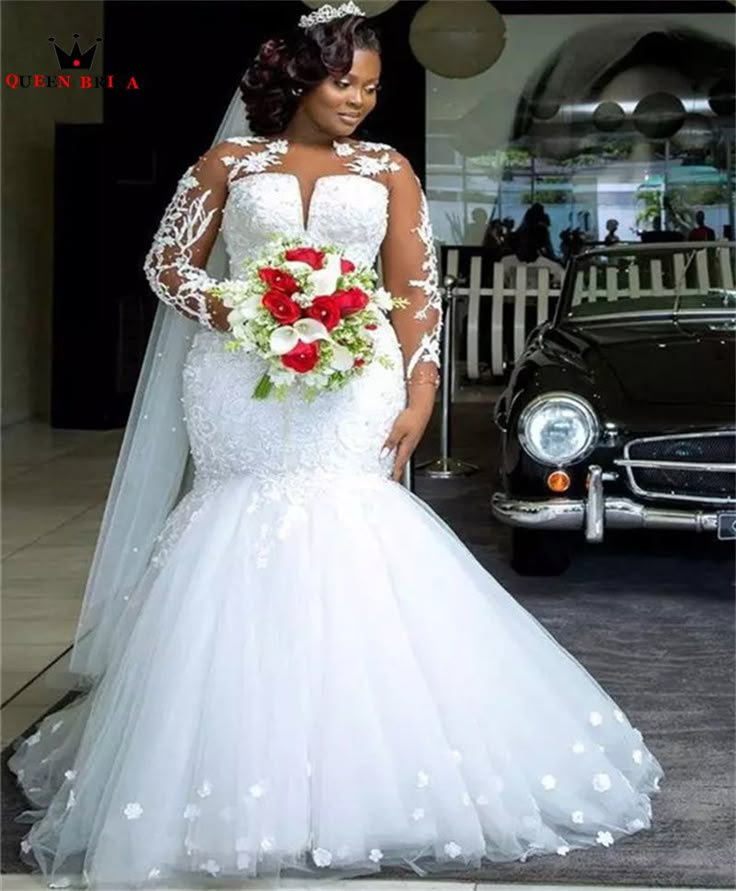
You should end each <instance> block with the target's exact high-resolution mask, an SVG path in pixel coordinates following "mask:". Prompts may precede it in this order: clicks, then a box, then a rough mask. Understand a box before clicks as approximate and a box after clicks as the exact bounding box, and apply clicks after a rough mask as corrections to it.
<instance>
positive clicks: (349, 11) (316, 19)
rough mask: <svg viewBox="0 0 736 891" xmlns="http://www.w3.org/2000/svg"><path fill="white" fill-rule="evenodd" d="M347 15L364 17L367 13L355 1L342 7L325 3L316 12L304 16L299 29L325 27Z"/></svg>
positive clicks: (300, 20) (351, 0)
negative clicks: (327, 23) (326, 24)
mask: <svg viewBox="0 0 736 891" xmlns="http://www.w3.org/2000/svg"><path fill="white" fill-rule="evenodd" d="M346 15H362V16H364V15H365V13H364V12H363V10H362V9H361V8H360V7H359V6H356V5H355V3H353V0H348V2H347V3H343V4H342V5H341V6H332V5H331V4H330V3H325V4H324V6H320V8H319V9H318V10H316V11H315V12H310V13H309V15H303V16H302V17H301V18H300V19H299V27H300V28H311V27H313V26H314V25H324V24H325V23H326V22H331V21H333V20H334V19H341V18H343V17H344V16H346Z"/></svg>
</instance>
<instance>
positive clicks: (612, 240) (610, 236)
mask: <svg viewBox="0 0 736 891" xmlns="http://www.w3.org/2000/svg"><path fill="white" fill-rule="evenodd" d="M617 230H618V220H606V237H605V238H604V239H603V244H605V245H606V247H611V245H614V244H618V243H619V242H620V241H621V239H620V238H619V237H618V235H617V234H616V233H617Z"/></svg>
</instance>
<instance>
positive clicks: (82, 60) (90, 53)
mask: <svg viewBox="0 0 736 891" xmlns="http://www.w3.org/2000/svg"><path fill="white" fill-rule="evenodd" d="M72 36H73V37H74V49H73V50H72V51H71V52H70V53H65V52H64V50H63V49H61V47H58V46H57V45H56V43H55V42H54V40H55V39H54V38H53V37H49V42H50V43H53V44H54V49H55V50H56V58H57V60H58V62H59V67H60V68H63V69H69V68H71V69H72V70H73V71H86V70H88V69H89V68H90V66H91V65H92V60H93V59H94V57H95V52H96V51H97V44H98V43H102V38H101V37H98V38H97V39H96V40H95V42H94V43H93V44H92V46H91V47H90V48H89V49H88V50H87V51H86V52H84V53H83V52H82V51H81V50H80V49H79V44H78V43H77V38H78V37H79V34H73V35H72Z"/></svg>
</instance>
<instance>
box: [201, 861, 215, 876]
mask: <svg viewBox="0 0 736 891" xmlns="http://www.w3.org/2000/svg"><path fill="white" fill-rule="evenodd" d="M199 868H200V869H202V870H204V871H205V872H208V873H209V874H210V875H211V876H216V875H217V873H218V872H219V871H220V864H219V863H218V862H217V860H213V859H212V858H211V857H210V859H209V860H205V862H204V863H200V864H199Z"/></svg>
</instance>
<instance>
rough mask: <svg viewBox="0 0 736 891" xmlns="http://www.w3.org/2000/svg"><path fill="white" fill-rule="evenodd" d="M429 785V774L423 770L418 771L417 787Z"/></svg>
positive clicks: (421, 787)
mask: <svg viewBox="0 0 736 891" xmlns="http://www.w3.org/2000/svg"><path fill="white" fill-rule="evenodd" d="M428 785H429V774H428V773H426V772H425V771H423V770H420V771H418V772H417V788H418V789H423V788H424V787H425V786H428Z"/></svg>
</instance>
